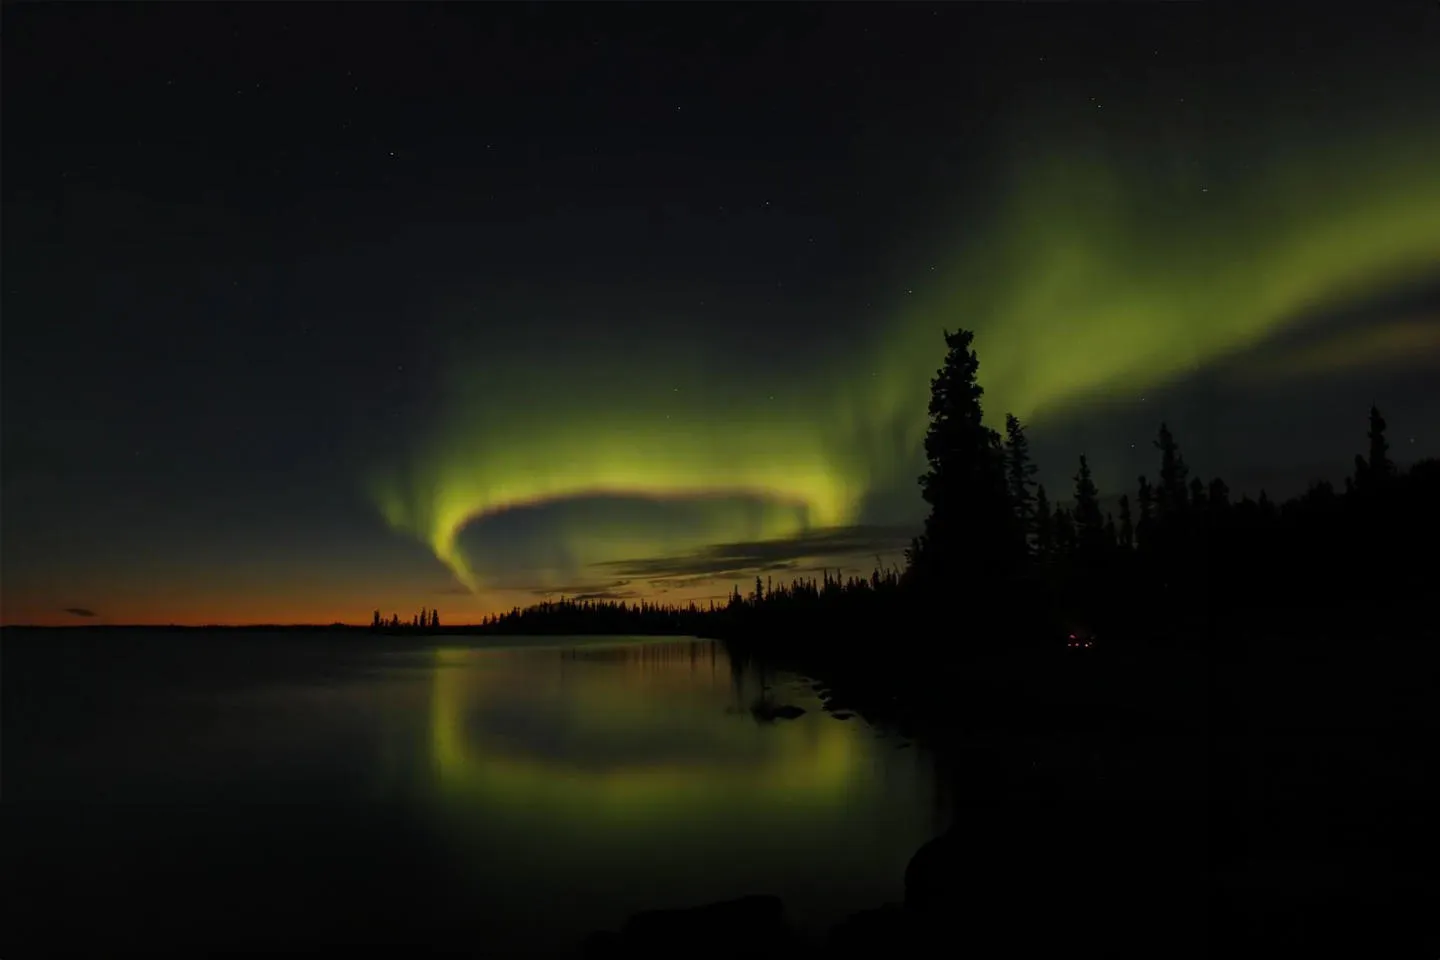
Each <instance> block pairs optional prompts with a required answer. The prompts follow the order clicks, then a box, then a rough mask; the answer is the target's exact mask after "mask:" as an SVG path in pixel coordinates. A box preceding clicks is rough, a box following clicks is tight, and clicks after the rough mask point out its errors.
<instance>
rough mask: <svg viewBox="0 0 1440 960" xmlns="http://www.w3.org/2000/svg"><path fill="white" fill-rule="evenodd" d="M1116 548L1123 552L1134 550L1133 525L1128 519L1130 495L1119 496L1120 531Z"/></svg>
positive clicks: (1129, 518)
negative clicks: (1118, 547)
mask: <svg viewBox="0 0 1440 960" xmlns="http://www.w3.org/2000/svg"><path fill="white" fill-rule="evenodd" d="M1118 535H1119V540H1118V541H1117V544H1118V546H1120V547H1121V549H1124V550H1133V549H1135V523H1134V521H1133V520H1132V519H1131V517H1130V495H1129V494H1128V493H1122V494H1120V530H1119V534H1118Z"/></svg>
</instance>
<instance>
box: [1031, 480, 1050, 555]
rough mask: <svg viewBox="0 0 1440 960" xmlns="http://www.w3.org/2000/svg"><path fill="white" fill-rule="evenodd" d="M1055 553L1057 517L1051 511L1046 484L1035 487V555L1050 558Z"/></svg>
mask: <svg viewBox="0 0 1440 960" xmlns="http://www.w3.org/2000/svg"><path fill="white" fill-rule="evenodd" d="M1054 555H1055V518H1054V516H1053V515H1052V514H1051V512H1050V498H1049V497H1047V496H1046V495H1045V485H1044V484H1043V483H1042V484H1040V485H1039V486H1038V487H1036V488H1035V556H1036V557H1038V558H1040V559H1041V560H1049V559H1051V558H1052V557H1053V556H1054Z"/></svg>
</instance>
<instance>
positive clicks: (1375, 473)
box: [1356, 404, 1395, 489]
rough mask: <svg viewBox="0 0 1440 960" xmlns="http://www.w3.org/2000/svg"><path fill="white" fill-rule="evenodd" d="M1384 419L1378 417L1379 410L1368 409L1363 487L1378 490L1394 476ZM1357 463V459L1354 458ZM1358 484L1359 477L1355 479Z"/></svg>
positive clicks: (1372, 406) (1374, 408) (1376, 408)
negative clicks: (1367, 443) (1366, 455)
mask: <svg viewBox="0 0 1440 960" xmlns="http://www.w3.org/2000/svg"><path fill="white" fill-rule="evenodd" d="M1385 426H1386V424H1385V418H1384V417H1382V416H1381V415H1380V408H1378V407H1376V406H1374V405H1373V404H1372V405H1371V407H1370V429H1369V430H1368V431H1366V433H1365V436H1366V437H1368V438H1369V440H1370V459H1369V461H1368V462H1367V463H1366V464H1365V473H1364V484H1361V486H1362V488H1363V487H1364V486H1369V487H1371V488H1375V489H1378V488H1379V487H1380V486H1381V485H1382V484H1384V483H1386V482H1388V481H1389V480H1390V479H1391V478H1392V477H1394V475H1395V464H1394V463H1393V462H1392V461H1391V459H1390V443H1389V441H1388V440H1386V439H1385ZM1356 460H1357V462H1358V460H1359V457H1356ZM1356 481H1357V484H1359V481H1360V477H1358V476H1357V477H1356Z"/></svg>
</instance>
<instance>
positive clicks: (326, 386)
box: [3, 5, 1440, 623]
mask: <svg viewBox="0 0 1440 960" xmlns="http://www.w3.org/2000/svg"><path fill="white" fill-rule="evenodd" d="M990 7H991V5H973V6H970V5H967V6H961V7H953V8H938V9H935V10H931V9H929V8H922V7H919V6H914V7H905V8H896V9H894V10H887V11H886V12H885V13H884V14H878V13H876V12H875V11H873V10H871V11H858V10H845V9H842V8H827V9H826V10H825V11H824V12H823V13H822V12H821V10H820V9H819V8H809V7H796V8H794V9H790V10H788V11H786V12H784V13H780V12H775V13H762V12H761V11H760V10H758V9H756V10H751V11H749V12H747V13H744V14H739V13H736V14H735V15H734V16H733V17H731V16H728V15H726V14H725V13H723V12H721V11H720V10H718V9H717V10H710V11H708V12H697V11H694V10H691V11H688V12H686V13H683V14H682V13H678V12H671V11H667V12H663V13H662V12H660V11H658V10H651V11H648V12H646V11H641V10H638V9H636V10H628V11H625V12H623V13H622V12H619V11H612V12H611V13H610V14H608V15H605V14H597V13H595V12H594V11H589V12H582V11H578V10H575V9H566V8H554V9H549V10H546V11H545V12H544V13H535V14H527V15H525V16H519V15H512V14H513V11H511V12H510V13H505V12H497V11H490V12H488V13H484V14H482V13H480V12H478V11H476V12H473V13H467V14H464V15H461V14H458V13H447V14H443V15H442V14H438V13H437V14H433V15H428V16H424V17H417V18H416V19H415V21H414V22H412V23H408V24H407V25H405V26H404V27H403V29H402V28H401V27H400V26H399V25H397V24H394V23H387V22H386V19H385V16H384V14H383V13H381V12H371V13H369V14H366V15H363V16H357V17H356V19H355V22H354V23H352V24H350V25H348V26H347V27H345V28H344V31H342V32H344V34H345V37H344V39H345V42H344V43H341V44H339V45H338V47H337V46H335V45H326V44H321V42H320V40H319V37H320V36H321V26H320V25H319V24H318V23H314V24H307V23H305V22H304V19H305V18H304V17H303V16H297V17H296V18H295V19H294V20H292V21H289V22H287V25H286V28H285V30H286V36H287V37H288V38H289V39H287V40H285V41H284V44H283V45H282V48H281V49H280V52H279V53H277V54H276V55H275V56H273V57H271V58H270V60H271V62H270V63H269V64H268V65H267V66H265V67H263V68H261V67H256V66H253V64H252V60H251V59H250V58H248V57H247V56H246V55H245V51H246V49H247V46H246V44H247V43H248V42H258V41H256V40H254V38H255V37H258V36H259V35H261V34H263V35H265V36H266V37H270V38H272V39H273V36H274V35H276V33H277V31H278V29H279V28H278V27H276V26H274V24H273V23H272V22H271V21H268V20H265V19H264V17H263V16H262V15H261V14H258V13H257V14H255V15H254V16H253V18H252V17H250V16H249V15H243V16H242V15H239V14H234V15H233V16H232V17H231V18H230V19H227V20H225V21H224V22H223V23H222V22H220V21H218V20H216V21H213V22H212V21H211V20H209V19H206V18H205V17H204V15H203V14H199V13H181V12H178V11H172V12H169V13H158V12H152V13H148V14H144V15H141V14H138V13H131V14H119V13H113V12H112V13H106V14H92V15H91V16H92V19H91V20H90V21H86V22H81V21H80V20H76V19H74V18H77V17H81V15H80V14H60V13H42V12H36V11H30V12H28V13H27V14H26V15H25V16H23V17H19V16H17V17H12V25H11V29H10V30H9V31H7V35H6V41H5V42H6V54H7V74H11V75H12V76H16V77H19V78H21V79H25V78H30V79H32V80H33V81H34V82H33V83H31V84H29V85H28V86H24V85H21V84H19V83H17V82H14V81H12V82H11V83H10V84H7V87H8V89H9V92H8V93H7V115H8V116H7V128H9V132H10V133H11V136H9V137H7V138H6V146H5V161H6V169H7V177H6V181H5V201H6V203H5V210H6V214H5V218H6V230H5V240H4V243H5V257H6V262H7V265H9V266H11V270H9V271H7V280H6V289H5V301H6V302H5V307H6V333H5V336H6V350H5V353H4V364H5V377H4V390H5V404H4V407H5V409H4V414H3V415H4V423H5V450H4V453H5V483H6V486H5V500H6V510H5V518H4V522H5V542H4V551H5V557H4V559H5V567H6V583H5V587H4V610H3V618H4V622H6V623H13V622H60V623H66V622H76V620H77V617H78V616H79V615H78V614H74V613H69V612H66V611H67V610H74V609H79V610H86V611H94V612H95V613H96V614H97V617H96V618H97V619H99V620H103V621H107V622H134V621H141V620H159V621H162V622H169V621H174V622H212V621H222V620H223V621H280V620H284V621H292V620H296V621H299V620H318V621H329V620H350V621H356V620H360V619H364V618H368V613H369V610H370V609H371V608H372V607H374V606H379V607H381V608H382V609H384V610H385V611H387V612H388V611H389V610H390V609H392V608H394V609H398V610H402V611H404V610H410V609H412V608H416V607H419V606H421V605H425V606H438V607H439V608H440V609H441V610H442V611H445V612H446V614H447V619H450V620H452V622H453V621H454V620H455V619H456V618H468V617H478V616H480V615H483V614H484V613H487V612H492V611H494V610H497V609H502V608H507V607H509V606H511V605H513V604H517V603H520V604H523V603H528V602H531V601H533V600H534V599H536V598H539V597H542V596H553V595H558V594H560V593H568V594H570V595H576V594H581V595H595V596H614V597H621V598H627V599H635V598H640V597H651V598H657V597H658V598H661V599H665V600H682V601H683V600H687V599H700V600H704V599H705V598H707V597H714V596H718V595H723V594H725V593H727V592H728V590H729V588H730V585H731V584H732V583H734V582H740V583H746V582H748V581H749V580H753V578H754V576H755V575H756V574H757V572H758V573H760V574H761V575H770V574H774V575H776V576H780V577H789V576H791V575H795V574H797V573H798V572H801V571H811V570H814V569H815V568H817V567H821V566H827V567H832V568H833V567H835V566H843V567H846V568H850V569H857V570H866V571H868V569H869V566H870V565H871V564H873V562H874V559H875V556H876V555H877V554H879V555H881V556H882V557H884V558H889V559H893V558H894V556H895V552H896V549H897V547H898V545H899V544H901V543H903V542H904V539H905V534H906V532H907V531H908V530H909V529H912V528H913V526H914V525H915V524H916V523H917V521H918V520H919V518H920V515H921V510H922V504H921V502H920V500H919V497H918V496H917V493H916V487H915V477H916V475H917V474H918V473H919V472H920V470H921V468H922V463H921V456H920V441H921V438H922V436H923V433H924V429H925V402H926V397H927V391H928V386H929V384H928V378H929V376H930V375H931V374H932V373H933V372H934V369H935V367H936V365H937V364H938V362H939V359H940V356H941V353H942V347H943V343H942V341H941V331H942V329H944V328H947V327H948V328H952V329H953V328H954V327H956V326H967V327H972V328H974V329H975V330H976V331H977V339H976V346H977V349H978V351H979V354H980V359H981V378H982V382H983V384H984V386H985V387H986V390H987V395H986V409H987V413H988V415H989V416H990V417H991V418H992V419H993V420H995V421H997V422H998V421H999V419H1000V417H1001V416H1002V415H1003V414H1004V413H1005V412H1007V411H1009V412H1014V413H1016V414H1018V415H1020V416H1021V417H1022V418H1024V419H1025V420H1026V421H1027V422H1028V423H1029V424H1030V425H1031V429H1032V431H1033V436H1034V439H1035V443H1036V449H1037V453H1038V455H1039V457H1040V462H1041V467H1042V476H1041V479H1042V480H1045V481H1046V483H1047V484H1048V485H1050V486H1051V487H1052V490H1053V489H1059V490H1062V491H1063V490H1064V488H1065V485H1066V483H1067V479H1066V478H1068V476H1069V474H1070V472H1071V471H1072V469H1073V468H1072V466H1071V464H1072V463H1073V460H1074V457H1075V456H1076V455H1078V454H1079V453H1080V452H1088V453H1089V456H1090V460H1091V462H1092V463H1093V464H1095V466H1096V471H1097V479H1098V480H1099V481H1100V483H1101V486H1102V489H1104V488H1106V487H1107V486H1108V487H1109V488H1110V489H1115V488H1116V487H1117V486H1118V485H1119V484H1121V483H1124V484H1129V483H1131V482H1132V481H1133V477H1134V476H1135V474H1137V473H1138V472H1139V471H1141V470H1144V469H1149V468H1150V462H1149V450H1148V440H1149V436H1150V434H1151V432H1152V431H1153V429H1154V426H1155V424H1156V423H1158V421H1159V420H1160V419H1162V418H1165V419H1169V420H1170V421H1171V422H1172V423H1174V424H1176V425H1177V432H1178V435H1179V436H1180V439H1181V442H1182V445H1184V446H1185V448H1186V450H1187V455H1188V456H1189V459H1190V460H1191V462H1192V464H1194V465H1196V466H1197V467H1198V468H1199V469H1200V470H1202V471H1203V472H1204V473H1205V474H1206V475H1214V474H1224V475H1227V476H1232V475H1233V476H1235V477H1236V478H1238V479H1237V481H1236V482H1237V484H1243V482H1244V478H1247V477H1254V478H1260V480H1261V482H1268V483H1271V484H1273V485H1283V484H1284V483H1285V482H1289V481H1288V480H1287V477H1288V474H1285V472H1284V471H1285V470H1286V469H1288V468H1290V467H1292V466H1296V465H1304V466H1305V467H1306V468H1310V467H1311V466H1312V465H1317V464H1318V465H1320V468H1321V469H1331V468H1332V467H1333V468H1334V469H1336V470H1337V472H1338V471H1343V470H1344V469H1345V467H1346V465H1347V464H1348V462H1349V457H1350V455H1351V454H1352V453H1353V452H1354V450H1356V449H1358V448H1359V444H1360V443H1362V442H1363V425H1361V422H1360V412H1359V411H1362V410H1363V409H1364V406H1365V405H1366V404H1368V403H1369V402H1371V400H1372V399H1375V400H1377V401H1378V402H1381V403H1382V405H1384V406H1385V407H1386V409H1387V417H1388V418H1389V419H1390V422H1391V423H1392V425H1394V427H1395V429H1396V435H1397V437H1399V438H1400V441H1399V442H1400V443H1403V445H1404V446H1403V448H1402V449H1400V450H1399V451H1397V452H1399V453H1400V455H1401V456H1403V457H1406V458H1413V457H1418V456H1422V455H1434V454H1435V453H1436V452H1437V451H1440V434H1437V432H1436V431H1435V427H1434V424H1435V423H1436V422H1440V421H1437V418H1440V407H1437V406H1436V404H1437V402H1440V401H1437V399H1436V397H1435V395H1434V391H1433V389H1431V390H1426V389H1425V388H1424V384H1425V383H1426V382H1427V377H1429V378H1433V376H1434V375H1435V364H1436V358H1437V357H1440V296H1437V287H1440V166H1437V165H1436V164H1435V163H1434V162H1433V159H1432V158H1434V157H1435V156H1440V126H1437V125H1436V124H1435V123H1434V119H1435V118H1436V117H1440V66H1437V64H1436V63H1435V62H1434V61H1435V58H1434V57H1433V56H1427V49H1428V50H1429V51H1430V52H1433V47H1434V44H1435V42H1436V41H1437V39H1440V12H1437V11H1436V10H1435V9H1434V8H1433V6H1416V7H1414V8H1409V7H1405V8H1401V9H1400V10H1397V12H1396V13H1395V15H1394V16H1393V18H1387V22H1386V23H1384V24H1380V23H1364V24H1356V23H1353V22H1351V20H1352V19H1353V18H1347V19H1345V20H1343V21H1342V20H1340V19H1336V20H1334V21H1326V20H1323V19H1320V18H1319V17H1318V15H1317V18H1316V19H1314V20H1313V21H1311V22H1308V23H1306V24H1305V25H1304V27H1303V29H1299V28H1297V27H1296V26H1295V25H1294V24H1293V23H1289V22H1285V23H1281V22H1278V19H1280V18H1277V22H1271V21H1270V20H1267V16H1266V15H1265V14H1264V13H1262V12H1255V13H1252V14H1243V13H1241V12H1238V11H1215V10H1209V9H1206V8H1203V7H1200V6H1198V5H1163V6H1162V7H1156V8H1154V9H1150V8H1145V9H1138V8H1137V9H1129V8H1126V9H1123V10H1121V9H1119V8H1116V9H1110V8H1106V9H1105V11H1104V15H1103V16H1102V15H1099V14H1097V13H1096V11H1094V10H1090V11H1076V10H1075V8H1072V7H1063V6H1061V5H1054V6H1045V7H1039V8H1034V7H1020V6H1016V7H1008V6H998V5H996V7H995V9H990ZM167 16H168V17H174V18H182V19H183V18H185V17H194V18H198V19H196V20H194V22H193V23H192V24H191V25H192V26H194V27H195V29H197V30H201V32H202V34H203V35H205V36H211V37H212V46H211V48H210V49H212V52H213V55H212V56H211V57H209V58H208V59H207V60H206V62H199V61H196V60H194V59H191V58H188V57H186V56H183V55H181V54H166V55H164V56H161V55H159V53H157V55H156V57H155V58H151V59H152V60H153V62H151V63H150V64H149V65H148V66H145V67H143V68H142V67H141V66H139V65H136V66H133V67H126V68H125V69H126V70H130V71H133V72H131V73H126V74H125V75H124V76H123V77H120V78H118V79H116V78H110V81H109V82H108V83H107V84H105V85H104V86H105V89H100V85H99V81H98V78H100V77H101V76H102V72H101V70H100V68H99V67H98V66H97V65H96V64H97V63H98V62H99V61H98V60H97V59H96V58H95V57H88V58H87V57H86V56H84V55H83V54H84V53H85V51H86V50H90V51H92V53H93V51H94V50H98V49H101V47H103V44H104V42H105V40H104V38H105V37H106V36H113V35H116V34H117V33H118V34H123V35H125V36H130V35H134V36H136V37H137V38H138V37H140V36H142V35H144V34H146V33H150V32H154V23H153V22H148V21H147V20H146V17H151V18H155V17H161V18H163V17H167ZM67 17H69V18H71V19H68V20H67ZM107 18H108V19H107ZM327 29H328V28H327ZM204 31H209V33H205V32H204ZM407 31H409V33H407ZM407 36H413V43H410V42H408V41H407V40H406V39H405V38H406V37H407ZM396 37H399V39H398V40H396V39H395V38H396ZM465 37H469V38H471V39H470V40H466V39H464V38H465ZM62 38H63V39H62ZM247 38H250V39H249V40H247ZM442 38H448V39H442ZM136 42H137V43H140V42H141V41H140V40H138V39H137V41H136ZM266 42H270V41H269V40H267V41H266ZM472 42H473V44H475V45H477V47H478V48H483V49H484V50H485V51H487V52H486V53H485V55H484V56H477V55H476V54H475V53H474V51H473V50H471V49H469V48H467V46H466V44H467V43H472ZM12 44H15V45H16V46H15V49H16V50H17V51H20V44H28V47H27V51H28V52H22V53H21V55H19V56H12V55H11V47H12ZM87 44H89V45H90V46H87ZM392 44H393V45H392ZM57 45H62V46H64V48H65V49H67V51H68V54H69V55H67V56H64V57H61V55H60V54H59V52H58V50H59V49H61V47H57ZM322 46H323V47H324V49H323V50H322V49H321V47H322ZM71 48H73V49H71ZM382 49H383V50H386V51H387V53H386V56H384V57H379V56H366V55H364V53H365V51H371V52H374V51H378V50H382ZM62 59H63V60H64V62H65V63H66V64H74V65H67V66H63V67H62V66H51V64H54V63H59V62H60V61H61V60H62ZM138 59H140V60H144V59H145V58H138ZM480 61H483V63H484V64H486V65H483V66H477V67H475V68H474V75H473V76H471V75H470V74H469V73H467V72H466V71H465V70H462V69H461V66H460V65H462V64H470V63H475V62H480ZM110 88H113V90H112V89H110ZM17 90H18V91H21V92H19V93H17V92H15V91H17ZM282 91H283V92H282ZM417 104H420V105H419V106H417ZM59 115H66V116H72V117H75V118H77V119H76V121H75V122H74V123H73V124H71V125H69V126H62V125H58V124H57V123H56V121H55V120H54V119H53V118H54V117H56V116H59ZM17 141H24V142H26V143H29V144H32V145H34V146H32V147H31V148H30V149H29V150H28V151H25V152H21V150H20V148H18V147H16V146H15V144H16V142H17ZM87 158H88V159H87ZM96 158H99V159H96ZM1430 382H1433V380H1431V381H1430ZM1357 398H1358V402H1359V407H1358V408H1357V409H1356V410H1352V409H1351V407H1352V406H1353V405H1354V404H1355V402H1356V400H1357ZM1347 416H1349V417H1352V422H1341V421H1339V420H1337V417H1347ZM1322 421H1323V422H1322ZM1257 423H1263V424H1264V425H1265V429H1263V430H1262V429H1261V428H1260V427H1259V426H1257ZM1277 432H1281V433H1283V434H1284V436H1283V437H1280V438H1279V439H1278V440H1277V438H1276V434H1277ZM1312 472H1313V471H1312ZM452 612H453V616H452Z"/></svg>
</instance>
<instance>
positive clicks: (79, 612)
mask: <svg viewBox="0 0 1440 960" xmlns="http://www.w3.org/2000/svg"><path fill="white" fill-rule="evenodd" d="M65 612H66V613H73V614H74V615H75V616H77V617H93V616H95V611H94V610H90V609H88V608H86V607H66V608H65Z"/></svg>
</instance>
